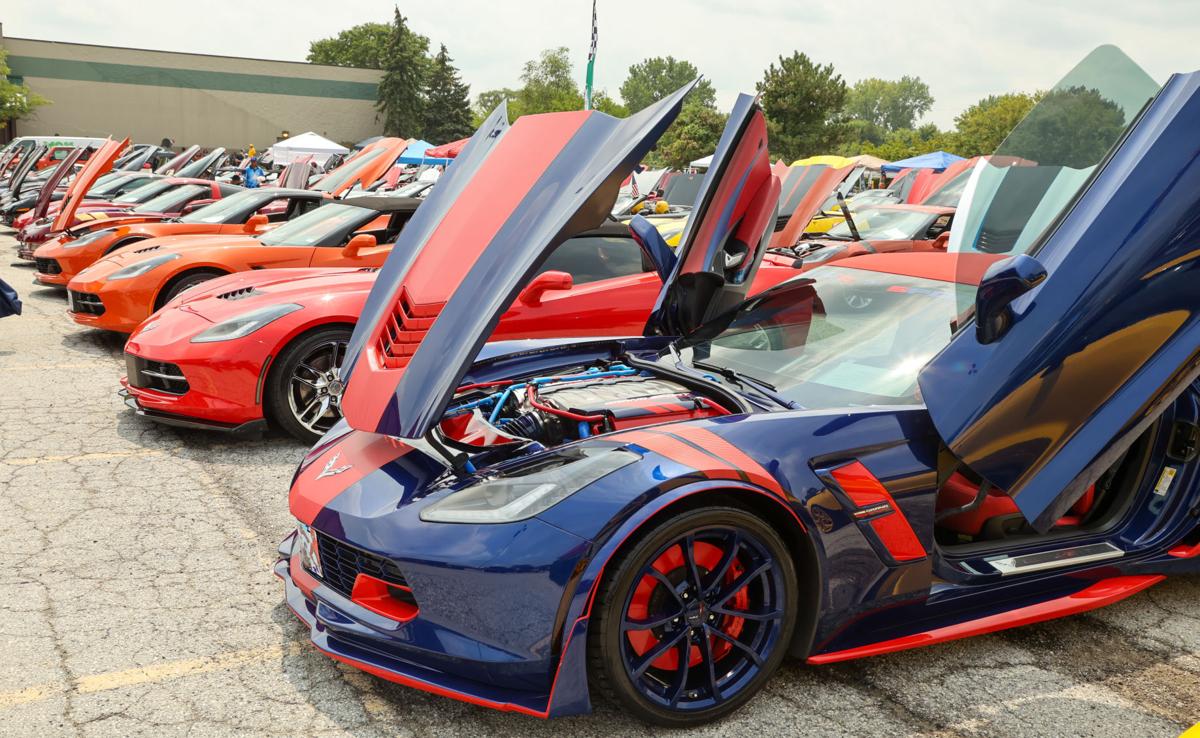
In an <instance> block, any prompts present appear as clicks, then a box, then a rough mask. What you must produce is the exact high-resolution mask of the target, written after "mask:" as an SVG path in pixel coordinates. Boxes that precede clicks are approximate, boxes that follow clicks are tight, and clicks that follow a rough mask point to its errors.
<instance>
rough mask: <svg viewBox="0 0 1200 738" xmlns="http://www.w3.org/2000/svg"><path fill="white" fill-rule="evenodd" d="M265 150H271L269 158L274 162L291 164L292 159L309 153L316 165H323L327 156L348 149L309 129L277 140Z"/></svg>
mask: <svg viewBox="0 0 1200 738" xmlns="http://www.w3.org/2000/svg"><path fill="white" fill-rule="evenodd" d="M267 151H270V152H271V160H272V161H274V162H275V163H276V164H283V165H287V164H291V163H292V160H293V159H299V158H300V157H302V156H310V155H311V156H312V160H313V161H315V162H316V163H317V164H318V165H320V166H325V162H326V161H327V160H328V159H329V157H331V156H333V155H334V154H346V153H349V152H350V149H348V148H346V147H345V146H342V145H341V144H338V143H334V142H333V141H330V140H329V139H327V138H325V137H324V136H322V135H319V134H316V133H313V132H312V131H309V132H308V133H301V134H300V135H299V136H291V137H290V138H285V139H283V140H282V141H278V142H276V143H275V145H274V146H272V147H271V148H269V149H267Z"/></svg>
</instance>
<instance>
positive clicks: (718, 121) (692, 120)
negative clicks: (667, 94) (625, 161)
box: [646, 105, 726, 169]
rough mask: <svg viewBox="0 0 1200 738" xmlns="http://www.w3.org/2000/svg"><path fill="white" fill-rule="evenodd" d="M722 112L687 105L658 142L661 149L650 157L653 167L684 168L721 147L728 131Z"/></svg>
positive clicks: (648, 161) (657, 149)
mask: <svg viewBox="0 0 1200 738" xmlns="http://www.w3.org/2000/svg"><path fill="white" fill-rule="evenodd" d="M725 118H726V116H725V115H723V114H722V113H719V112H717V111H716V110H715V109H713V108H710V107H706V106H704V105H684V106H683V110H681V111H680V113H679V117H678V118H676V119H675V122H674V123H672V124H671V127H670V128H668V129H667V130H666V132H665V133H664V134H663V136H662V138H660V139H659V140H658V148H656V149H655V150H654V151H652V152H651V153H650V155H649V156H648V157H647V158H646V160H647V163H649V164H650V165H651V166H659V167H672V168H674V169H682V168H684V167H686V166H688V165H689V164H691V162H693V161H695V160H696V159H699V158H700V157H703V156H708V155H709V154H711V153H713V151H715V150H716V148H717V142H718V141H720V140H721V132H722V131H724V130H725Z"/></svg>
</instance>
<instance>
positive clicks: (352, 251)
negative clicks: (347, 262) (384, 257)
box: [342, 233, 375, 259]
mask: <svg viewBox="0 0 1200 738" xmlns="http://www.w3.org/2000/svg"><path fill="white" fill-rule="evenodd" d="M371 248H375V237H374V236H372V235H371V234H370V233H360V234H358V235H357V236H355V237H354V238H352V239H350V243H348V244H346V245H345V247H343V248H342V256H344V257H346V258H347V259H353V258H354V257H356V256H358V254H359V252H361V251H362V250H363V249H371Z"/></svg>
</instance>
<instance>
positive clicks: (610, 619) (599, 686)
mask: <svg viewBox="0 0 1200 738" xmlns="http://www.w3.org/2000/svg"><path fill="white" fill-rule="evenodd" d="M731 532H732V534H733V536H734V537H733V540H734V541H735V543H734V544H733V546H732V548H733V550H735V551H738V550H742V551H745V552H747V553H746V555H747V556H749V554H750V553H753V552H752V551H751V550H750V549H751V544H750V543H740V544H739V543H736V541H738V540H739V539H738V537H737V536H742V537H744V538H743V540H744V541H751V540H752V541H753V546H754V547H755V550H759V551H762V552H764V553H767V554H769V556H770V558H771V559H772V560H773V562H776V564H777V571H770V572H769V576H768V572H764V573H763V574H762V575H759V576H754V577H753V578H751V579H748V580H747V581H746V583H745V584H743V585H742V588H741V589H740V590H737V591H740V592H746V593H747V597H749V596H750V595H749V592H750V590H751V588H760V591H761V592H762V593H766V592H768V590H772V591H774V592H775V594H776V595H777V596H778V598H777V599H772V598H771V596H768V595H765V594H764V595H763V596H764V599H763V600H762V601H763V602H766V603H768V604H767V607H768V609H769V610H770V611H772V612H774V613H775V615H774V617H772V618H770V619H769V620H768V619H766V618H764V619H763V622H761V623H758V624H755V623H754V622H753V621H751V620H743V621H741V622H742V625H741V626H739V633H740V634H742V635H745V634H746V633H747V632H749V635H748V636H746V637H747V638H748V639H749V640H750V641H751V645H752V646H753V641H754V639H755V638H758V639H761V640H760V643H761V644H762V645H761V648H762V649H763V650H762V651H758V652H757V656H758V658H759V660H761V665H751V664H750V663H749V662H747V658H746V657H745V655H744V654H742V651H741V650H739V649H735V648H732V647H731V646H726V648H727V651H726V652H725V655H724V656H720V655H717V653H718V651H717V644H719V643H720V641H719V640H718V639H717V638H715V637H709V636H707V635H705V636H700V637H694V636H693V635H683V636H682V638H683V640H682V641H680V642H679V646H680V647H682V648H683V649H684V653H686V654H688V655H689V658H688V661H689V666H688V667H687V668H682V669H680V668H679V666H678V664H679V663H680V662H681V661H682V659H681V657H680V655H679V653H678V652H676V651H675V648H671V649H670V651H667V652H664V653H663V655H662V657H666V656H668V655H670V654H671V653H675V656H674V659H675V663H676V667H675V670H674V677H672V678H678V679H679V681H678V683H677V685H666V684H665V682H666V681H667V679H668V677H667V676H663V677H661V678H659V677H655V674H656V673H657V672H658V671H659V670H658V669H656V668H655V665H657V663H658V661H653V665H651V666H650V667H649V668H646V667H644V666H643V667H641V668H643V669H645V671H644V673H643V674H642V675H641V676H639V677H636V678H635V676H634V674H632V673H631V671H630V669H632V668H633V665H632V664H631V663H630V660H629V657H630V655H631V654H632V656H633V657H634V658H635V659H643V663H650V662H651V661H652V659H651V657H650V656H649V655H648V654H649V653H650V652H649V651H640V652H634V646H633V644H632V636H627V634H626V632H625V630H626V628H628V627H629V626H628V625H627V619H626V614H627V613H628V614H629V619H635V616H634V615H633V614H632V613H631V611H630V609H629V608H630V606H631V605H630V603H631V602H633V601H634V599H633V598H634V597H635V596H637V593H638V592H640V591H641V590H642V588H644V587H645V586H646V585H645V584H644V582H645V581H649V580H648V579H647V575H646V571H647V567H648V566H651V565H652V564H653V563H654V562H656V561H658V560H661V557H664V556H666V555H667V552H669V551H671V550H672V549H673V548H677V549H678V550H679V551H680V552H682V547H681V546H679V544H678V541H679V539H681V538H682V539H684V540H694V541H702V540H704V537H705V536H707V535H713V534H714V533H716V534H717V535H725V536H729V535H731ZM688 536H695V538H694V539H689V538H688ZM692 550H693V552H694V553H693V554H692V556H693V559H692V560H694V561H698V559H699V558H700V555H699V553H698V551H699V546H698V545H697V544H696V543H693V544H692ZM735 556H736V554H735ZM748 560H749V559H748ZM758 560H759V561H765V559H762V558H760V559H758ZM776 564H773V565H772V568H775V566H776ZM735 566H736V565H735ZM607 568H608V572H607V573H606V575H605V577H604V581H603V582H602V583H601V585H600V591H599V592H598V596H597V598H596V600H595V604H594V606H593V607H594V609H593V613H592V619H591V626H590V629H589V634H588V673H589V675H590V678H591V682H592V684H593V686H594V687H595V688H596V690H597V691H598V692H599V693H600V694H603V695H605V696H606V697H608V698H609V699H610V700H613V701H614V702H616V703H617V704H618V705H620V707H621V708H622V709H624V710H626V711H628V712H630V713H631V714H633V715H635V716H636V717H638V718H639V719H641V720H644V721H646V722H648V723H653V724H656V725H661V726H665V727H670V728H685V727H690V726H695V725H700V724H702V723H708V722H711V721H713V720H718V719H720V718H722V717H724V716H726V715H728V714H730V713H732V712H734V711H735V710H737V709H738V708H740V707H742V706H743V705H744V704H745V703H746V702H748V701H749V700H750V699H752V698H753V697H754V695H755V694H757V693H758V692H759V690H761V689H762V687H763V685H764V684H765V683H766V681H767V680H768V679H770V677H771V675H772V674H773V673H774V672H775V670H776V669H778V668H779V665H780V664H781V663H782V662H783V659H784V657H785V656H786V654H787V650H788V645H789V641H790V640H791V636H792V634H793V632H794V631H795V629H796V621H797V614H798V613H797V608H798V604H797V600H798V591H799V586H798V582H797V578H796V568H795V562H794V561H793V559H792V555H791V552H790V551H789V549H788V546H787V544H786V543H784V541H783V539H782V538H781V537H780V535H779V533H778V532H776V530H775V529H774V528H772V527H771V525H770V524H768V523H767V522H766V521H764V520H763V519H761V518H759V517H758V516H756V515H754V514H752V513H750V512H747V511H745V510H742V509H740V508H734V507H725V506H720V507H718V506H713V507H702V508H698V509H695V510H691V511H688V512H685V513H682V514H680V515H678V516H675V517H671V518H668V519H666V520H664V521H662V522H661V523H659V524H658V525H657V526H655V527H654V528H652V529H650V530H649V531H647V532H645V533H644V534H642V535H641V537H640V538H639V539H638V540H637V541H636V543H634V544H632V545H631V546H629V547H628V548H627V549H626V550H624V551H622V552H619V553H618V555H617V557H616V559H615V560H614V561H613V562H611V563H610V564H609V566H608V567H607ZM720 572H724V573H725V576H726V577H729V576H733V575H734V574H737V573H738V570H737V569H736V568H734V569H732V570H731V569H729V565H728V564H725V566H724V568H722V569H720ZM742 572H743V574H745V575H747V576H749V575H751V574H752V570H751V571H746V570H745V569H743V570H742ZM712 575H713V572H712V570H710V569H708V568H706V567H704V566H700V567H699V568H698V574H697V576H698V577H699V578H700V580H701V581H700V584H701V587H702V588H707V591H706V592H705V593H704V594H703V595H702V596H703V598H704V600H705V602H706V605H707V606H708V608H709V609H707V610H706V609H705V607H703V606H699V603H697V602H696V601H695V598H694V597H693V598H692V601H691V602H690V606H691V607H692V608H693V609H698V611H699V619H698V620H697V621H696V622H693V620H694V619H695V617H694V615H692V614H688V615H685V617H686V618H687V619H686V621H685V622H682V623H680V618H675V619H674V620H673V621H672V623H671V624H665V623H664V624H662V626H661V627H659V628H657V630H656V631H649V630H647V629H646V628H641V629H633V630H631V631H630V632H635V631H637V632H641V633H649V634H653V633H655V632H659V633H663V634H662V635H656V636H654V637H656V638H657V639H658V640H657V642H656V645H658V646H661V645H664V644H666V643H668V642H670V640H672V635H671V634H672V633H674V634H676V635H679V634H680V632H681V631H684V630H686V631H689V633H691V634H694V633H696V632H697V631H701V630H702V632H704V633H706V634H707V633H709V632H710V631H715V630H718V629H721V630H723V629H724V627H725V626H723V625H721V623H722V622H728V621H727V620H726V618H727V617H728V610H729V607H730V606H729V605H727V604H723V603H724V602H726V601H723V602H722V604H717V603H715V600H710V597H709V595H710V594H711V593H712V592H713V591H714V590H718V589H725V585H723V584H721V583H720V582H721V580H722V574H721V573H717V574H716V576H715V578H714V579H713V580H712V581H710V582H709V583H707V584H705V583H704V581H703V580H704V578H706V577H708V576H712ZM734 581H735V582H736V581H738V580H737V579H736V578H735V580H734ZM687 585H688V582H687V581H680V582H679V583H677V584H676V585H675V586H676V587H677V588H678V587H686V586H687ZM655 586H658V585H655V584H653V583H652V584H651V587H655ZM729 586H730V587H731V588H732V587H734V586H736V585H735V584H731V585H729ZM635 588H637V589H635ZM660 589H663V591H666V590H665V589H664V588H662V587H660ZM654 591H655V592H657V591H658V590H654ZM688 591H691V590H690V589H685V590H684V592H683V593H682V595H679V596H677V597H676V600H680V598H681V597H682V598H683V599H685V600H686V599H687V597H686V596H687V592H688ZM730 591H734V590H732V589H730ZM726 597H728V595H726ZM675 607H678V605H675V604H669V606H668V608H667V610H668V611H669V610H670V609H671V608H675ZM683 607H684V609H685V610H687V608H688V607H689V603H684V605H683ZM722 608H724V609H722ZM736 609H740V608H736ZM717 611H720V612H721V613H722V614H721V615H719V616H718V615H717V614H716V612H717ZM660 613H661V611H660ZM706 613H707V615H706ZM746 614H747V615H748V614H750V613H749V611H747V612H746ZM668 616H669V612H668ZM645 617H646V618H647V619H648V620H653V619H654V617H656V616H651V615H650V611H649V608H648V607H647V612H646V615H645ZM704 618H708V619H709V620H710V621H711V620H712V619H714V618H716V621H715V623H714V625H713V626H712V627H711V628H709V627H705V624H704V623H705V621H704ZM676 623H679V624H678V625H675V624H676ZM697 624H699V627H693V626H696V625H697ZM747 624H748V625H747ZM759 627H761V628H763V629H764V630H759V631H756V630H755V629H756V628H759ZM767 628H770V631H768V630H766V629H767ZM776 628H778V630H775V629H776ZM668 629H669V630H668ZM756 633H757V635H756ZM734 635H735V638H739V639H740V637H741V636H739V634H738V633H735V634H734ZM701 642H703V645H693V644H700V643H701ZM730 643H732V641H730ZM693 648H696V649H697V650H698V652H699V653H701V654H702V659H703V661H702V663H703V664H704V665H707V664H708V661H709V660H711V661H712V662H713V664H714V666H715V665H716V664H721V665H722V666H721V667H720V668H722V669H728V671H725V672H719V673H718V675H717V676H715V677H710V676H709V675H710V674H713V673H717V670H716V669H714V670H707V669H701V668H700V666H698V665H690V661H691V658H692V656H691V654H692V649H693ZM757 649H758V646H755V647H754V648H746V649H743V650H745V651H747V652H749V651H751V650H757ZM739 655H740V658H739ZM739 660H740V661H742V662H743V663H745V664H746V666H745V669H746V670H745V671H743V672H741V673H742V674H743V675H744V676H741V677H737V674H738V673H739V672H738V671H737V669H738V668H739V667H737V666H731V665H730V664H731V661H733V662H736V661H739ZM634 671H636V669H634ZM693 672H698V673H699V674H700V676H699V679H700V680H703V679H705V678H710V679H711V680H712V681H710V682H708V683H709V684H712V685H713V687H714V688H713V689H712V690H710V694H716V695H718V696H717V697H716V698H715V699H712V701H713V702H714V703H715V704H713V705H711V706H707V707H706V706H705V705H706V704H707V701H709V699H710V698H709V697H706V696H705V695H704V694H702V690H703V689H704V687H703V684H702V683H701V684H700V685H699V686H698V687H697V688H696V689H695V691H693V689H692V687H689V686H688V685H689V684H692V683H694V682H695V680H696V677H690V676H689V674H691V673H693ZM663 673H664V674H667V675H669V674H670V672H663ZM680 674H682V676H680ZM735 677H736V678H735ZM648 678H649V679H658V680H659V682H660V683H662V684H663V686H664V687H666V689H665V690H664V691H665V692H666V693H670V692H674V699H675V701H680V702H681V701H682V700H681V698H682V697H684V696H686V697H687V698H688V699H689V701H690V704H678V705H676V704H675V703H674V702H671V703H669V704H665V705H664V704H663V701H664V700H662V699H660V700H659V701H656V700H654V699H651V698H650V697H649V696H647V694H648V691H647V690H646V689H645V684H646V683H647V679H648ZM723 678H728V680H729V681H727V682H726V685H725V686H724V687H721V688H719V689H718V688H716V685H717V683H718V682H719V681H720V680H721V679H723ZM689 679H692V680H693V681H692V682H689ZM731 684H732V685H733V687H734V688H735V690H736V691H732V692H728V693H727V692H725V690H726V689H728V688H729V687H730V685H731ZM693 698H695V699H693ZM702 698H703V699H702ZM672 705H674V706H672Z"/></svg>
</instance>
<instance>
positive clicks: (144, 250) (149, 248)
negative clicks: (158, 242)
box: [133, 246, 162, 254]
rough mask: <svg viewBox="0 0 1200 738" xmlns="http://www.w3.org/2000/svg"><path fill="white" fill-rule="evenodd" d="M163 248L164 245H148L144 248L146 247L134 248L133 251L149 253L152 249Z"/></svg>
mask: <svg viewBox="0 0 1200 738" xmlns="http://www.w3.org/2000/svg"><path fill="white" fill-rule="evenodd" d="M161 248H162V246H147V247H146V248H144V249H134V250H133V253H135V254H148V253H150V252H151V251H158V250H159V249H161Z"/></svg>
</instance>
